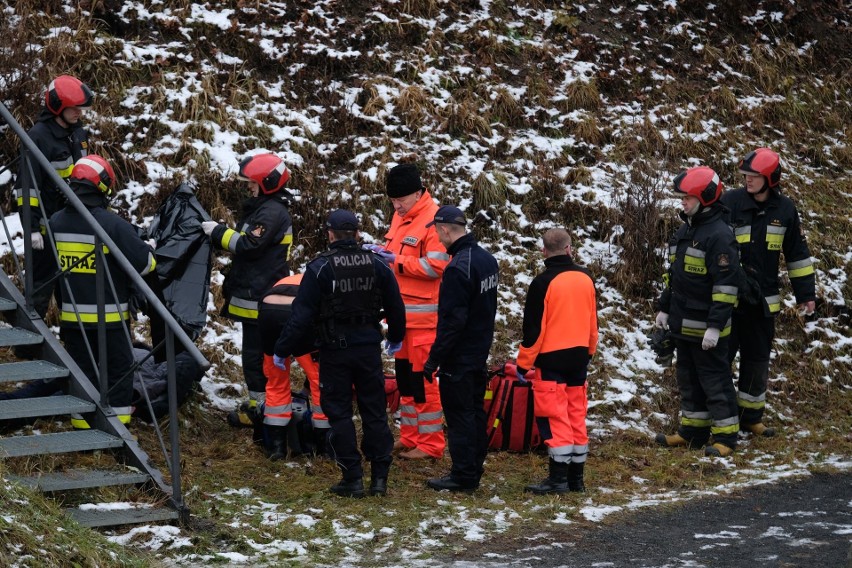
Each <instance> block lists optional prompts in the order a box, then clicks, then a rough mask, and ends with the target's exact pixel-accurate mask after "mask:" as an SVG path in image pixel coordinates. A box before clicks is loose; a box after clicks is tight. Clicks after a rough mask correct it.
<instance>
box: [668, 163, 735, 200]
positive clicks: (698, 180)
mask: <svg viewBox="0 0 852 568" xmlns="http://www.w3.org/2000/svg"><path fill="white" fill-rule="evenodd" d="M674 188H675V193H677V194H682V193H685V194H687V195H691V196H693V197H697V198H698V201H699V202H700V203H701V205H704V206H705V207H706V206H708V205H712V204H713V203H716V201H717V200H718V199H719V197H721V195H722V189H723V185H722V182H721V181H719V174H717V173H716V172H715V171H713V168H708V167H707V166H698V167H696V168H689V169H688V170H686V171H685V172H681V173H680V174H679V175H678V176H677V177H676V178H675V179H674Z"/></svg>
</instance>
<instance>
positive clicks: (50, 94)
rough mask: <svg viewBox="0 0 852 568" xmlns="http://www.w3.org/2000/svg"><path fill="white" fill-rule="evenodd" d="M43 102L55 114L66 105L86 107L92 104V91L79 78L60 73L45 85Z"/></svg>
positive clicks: (58, 113)
mask: <svg viewBox="0 0 852 568" xmlns="http://www.w3.org/2000/svg"><path fill="white" fill-rule="evenodd" d="M44 104H45V106H46V107H47V110H49V111H50V112H52V113H53V114H55V115H57V116H58V115H60V114H62V111H63V110H65V109H66V108H68V107H81V108H88V107H90V106H92V91H91V90H89V87H87V86H86V85H85V84H84V83H83V82H82V81H80V79H77V78H76V77H72V76H71V75H60V76H59V77H57V78H56V79H54V80H53V81H51V82H50V85H48V86H47V91H46V92H45V93H44Z"/></svg>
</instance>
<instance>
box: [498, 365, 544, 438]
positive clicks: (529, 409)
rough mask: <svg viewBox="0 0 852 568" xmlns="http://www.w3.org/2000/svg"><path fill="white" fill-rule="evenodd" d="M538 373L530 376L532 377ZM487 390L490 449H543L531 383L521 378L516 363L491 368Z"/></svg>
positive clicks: (529, 375)
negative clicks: (536, 420) (541, 447)
mask: <svg viewBox="0 0 852 568" xmlns="http://www.w3.org/2000/svg"><path fill="white" fill-rule="evenodd" d="M534 373H535V371H530V372H529V373H528V374H527V376H528V377H529V378H532V376H531V375H533V374H534ZM489 374H490V379H489V381H488V387H487V388H486V390H485V413H486V416H487V418H486V424H487V434H488V448H489V449H492V450H503V451H510V452H529V451H530V450H535V449H536V448H538V447H540V446H541V435H540V434H539V432H538V426H537V425H536V422H535V415H534V412H533V393H532V383H530V382H529V381H521V380H520V379H519V378H518V374H517V370H516V366H515V364H514V363H506V364H505V365H503V366H502V367H498V368H496V369H492V370H491V372H490V373H489Z"/></svg>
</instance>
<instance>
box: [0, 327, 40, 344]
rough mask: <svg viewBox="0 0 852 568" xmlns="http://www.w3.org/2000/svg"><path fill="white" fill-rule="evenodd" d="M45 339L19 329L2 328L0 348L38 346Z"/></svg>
mask: <svg viewBox="0 0 852 568" xmlns="http://www.w3.org/2000/svg"><path fill="white" fill-rule="evenodd" d="M42 341H44V338H43V337H42V336H40V335H38V334H37V333H33V332H31V331H27V330H26V329H21V328H19V327H0V347H12V346H14V345H38V344H39V343H41V342H42Z"/></svg>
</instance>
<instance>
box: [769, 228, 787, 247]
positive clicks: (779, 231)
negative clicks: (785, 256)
mask: <svg viewBox="0 0 852 568" xmlns="http://www.w3.org/2000/svg"><path fill="white" fill-rule="evenodd" d="M786 232H787V227H771V226H770V227H766V248H767V249H768V250H781V245H782V244H783V243H784V233H786Z"/></svg>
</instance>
